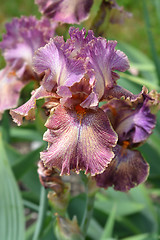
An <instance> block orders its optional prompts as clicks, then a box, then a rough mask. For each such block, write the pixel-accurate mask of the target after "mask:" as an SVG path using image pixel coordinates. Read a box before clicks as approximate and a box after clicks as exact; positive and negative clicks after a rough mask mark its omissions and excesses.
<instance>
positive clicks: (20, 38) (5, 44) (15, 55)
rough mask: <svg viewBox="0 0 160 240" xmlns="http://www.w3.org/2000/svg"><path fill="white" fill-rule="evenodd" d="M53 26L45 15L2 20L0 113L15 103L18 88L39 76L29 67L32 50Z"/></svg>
mask: <svg viewBox="0 0 160 240" xmlns="http://www.w3.org/2000/svg"><path fill="white" fill-rule="evenodd" d="M54 29H55V24H53V23H51V22H50V21H49V20H48V19H45V18H42V19H41V20H37V19H36V18H35V17H32V16H31V17H21V18H20V19H18V18H13V20H12V22H11V23H7V24H6V34H4V36H3V40H2V42H1V43H0V48H1V49H2V54H3V56H4V58H5V60H6V67H5V68H4V69H2V70H1V71H0V96H1V98H0V114H2V113H3V111H4V110H6V109H10V108H13V107H16V106H17V104H18V99H19V95H20V91H21V89H22V88H23V87H24V86H25V85H26V84H27V83H28V82H29V81H30V80H36V81H37V82H39V81H40V80H41V78H42V76H40V75H38V74H36V73H35V72H34V71H33V69H32V58H33V54H34V52H35V50H37V48H39V47H41V46H44V45H45V44H46V43H47V42H48V41H49V39H50V38H51V37H53V35H54Z"/></svg>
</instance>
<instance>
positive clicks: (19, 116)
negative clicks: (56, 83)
mask: <svg viewBox="0 0 160 240" xmlns="http://www.w3.org/2000/svg"><path fill="white" fill-rule="evenodd" d="M49 97H50V98H51V97H55V94H54V93H51V92H47V91H46V90H45V89H44V88H43V86H41V87H39V88H38V89H36V90H35V91H32V96H31V98H30V99H29V100H28V101H27V102H26V103H25V104H23V105H22V106H20V107H19V108H16V109H14V110H11V111H10V114H11V116H12V118H13V121H14V122H15V123H17V125H18V126H20V125H21V124H22V120H23V117H25V118H26V119H27V120H34V119H35V109H36V100H38V99H41V98H49Z"/></svg>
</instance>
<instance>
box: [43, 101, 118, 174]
mask: <svg viewBox="0 0 160 240" xmlns="http://www.w3.org/2000/svg"><path fill="white" fill-rule="evenodd" d="M46 127H47V128H48V130H47V132H46V133H45V134H44V140H45V141H47V142H48V143H49V146H48V149H47V150H46V151H44V152H42V153H41V159H42V161H43V162H44V164H45V166H47V167H49V168H58V169H59V170H60V171H61V175H63V174H70V170H75V171H76V172H79V171H80V170H85V173H86V174H87V173H91V175H95V174H98V173H101V172H103V171H104V170H105V168H106V167H107V165H108V164H109V162H110V161H111V159H112V158H113V157H114V154H113V152H112V147H114V146H115V144H116V142H117V136H116V133H115V132H114V131H113V130H112V128H111V125H110V123H109V121H108V118H107V116H106V114H105V113H104V112H103V111H102V110H101V109H98V110H97V111H95V110H89V109H83V108H81V107H80V106H79V107H77V108H76V109H75V110H74V111H72V110H70V109H67V108H65V107H62V106H61V105H60V106H59V107H58V108H57V109H56V111H55V113H54V114H53V115H52V116H51V117H50V118H49V119H48V121H47V123H46Z"/></svg>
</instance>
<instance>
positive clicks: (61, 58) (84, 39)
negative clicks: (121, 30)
mask: <svg viewBox="0 0 160 240" xmlns="http://www.w3.org/2000/svg"><path fill="white" fill-rule="evenodd" d="M69 33H70V37H71V38H70V39H68V40H67V42H65V41H64V40H63V38H62V37H56V38H54V39H52V40H50V42H49V43H48V44H46V45H45V46H44V47H42V48H40V49H39V50H38V51H37V52H36V54H35V57H34V70H35V71H36V72H37V73H38V74H40V73H42V72H45V76H44V80H43V86H44V87H45V88H46V90H47V91H57V93H58V94H59V95H60V96H61V98H62V100H61V103H62V104H64V103H65V102H66V101H67V103H66V106H71V105H74V102H75V98H74V97H73V95H74V96H75V95H76V94H77V90H76V91H74V90H73V85H74V84H79V88H80V86H82V84H81V81H82V79H85V81H84V83H85V82H87V84H86V83H85V84H84V87H83V93H84V94H86V92H87V94H86V96H85V98H84V95H83V96H82V98H81V97H79V100H80V101H81V102H80V103H78V104H81V106H82V107H83V108H96V107H97V106H98V102H99V100H101V99H102V98H103V96H105V95H104V93H105V92H106V89H108V88H111V87H113V86H115V85H116V82H115V81H116V79H117V78H118V75H117V73H115V72H113V71H114V70H118V71H125V70H126V69H127V68H128V67H129V64H128V59H127V56H126V55H125V54H124V53H123V52H121V51H118V50H115V46H116V42H112V41H108V42H107V41H106V40H105V39H102V38H96V37H94V35H93V32H92V31H89V32H88V35H87V36H86V31H85V29H82V30H81V31H79V29H76V28H74V27H72V28H70V30H69ZM85 87H86V88H87V89H88V88H89V89H90V91H88V90H85ZM67 88H68V89H67ZM71 88H72V89H71ZM71 95H72V96H71ZM71 99H72V100H73V104H72V101H71Z"/></svg>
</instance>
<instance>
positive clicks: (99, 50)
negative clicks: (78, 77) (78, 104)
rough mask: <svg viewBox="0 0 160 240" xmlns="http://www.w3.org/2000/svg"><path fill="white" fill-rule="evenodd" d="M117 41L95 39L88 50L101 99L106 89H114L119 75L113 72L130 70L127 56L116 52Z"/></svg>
mask: <svg viewBox="0 0 160 240" xmlns="http://www.w3.org/2000/svg"><path fill="white" fill-rule="evenodd" d="M116 44H117V42H116V41H108V42H107V41H106V40H105V39H103V38H98V39H95V40H94V41H91V42H90V43H89V48H88V47H87V48H88V49H87V48H86V51H88V55H89V61H90V63H91V66H92V68H93V69H94V71H95V79H96V80H97V81H96V84H95V93H97V94H98V96H99V99H101V98H102V97H103V95H104V92H105V90H106V89H109V88H112V87H113V86H114V85H115V81H116V80H117V79H118V78H119V75H118V74H116V73H114V72H113V71H115V70H118V71H121V72H124V71H126V70H127V69H128V68H129V62H128V58H127V56H126V55H125V54H124V53H123V52H121V51H119V50H115V47H116Z"/></svg>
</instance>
